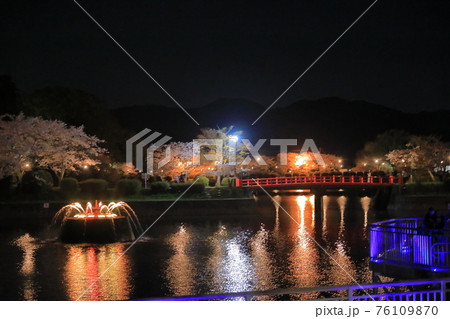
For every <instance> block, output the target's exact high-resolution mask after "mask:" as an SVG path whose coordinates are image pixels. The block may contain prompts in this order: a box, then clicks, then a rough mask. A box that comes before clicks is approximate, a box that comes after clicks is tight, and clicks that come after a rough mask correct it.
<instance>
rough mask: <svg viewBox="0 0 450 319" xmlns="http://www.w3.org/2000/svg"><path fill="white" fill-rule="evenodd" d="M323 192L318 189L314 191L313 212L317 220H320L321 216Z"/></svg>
mask: <svg viewBox="0 0 450 319" xmlns="http://www.w3.org/2000/svg"><path fill="white" fill-rule="evenodd" d="M324 195H325V192H324V191H322V190H320V189H315V190H314V210H315V216H316V218H317V219H319V220H322V215H323V196H324Z"/></svg>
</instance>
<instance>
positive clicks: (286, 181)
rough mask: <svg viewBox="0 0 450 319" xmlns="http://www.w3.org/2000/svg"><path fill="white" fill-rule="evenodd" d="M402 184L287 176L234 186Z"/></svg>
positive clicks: (397, 179) (243, 181)
mask: <svg viewBox="0 0 450 319" xmlns="http://www.w3.org/2000/svg"><path fill="white" fill-rule="evenodd" d="M401 183H403V178H402V177H394V176H384V177H381V176H370V177H368V176H339V175H332V176H288V177H269V178H255V179H253V178H249V179H237V180H236V186H240V187H258V186H283V185H305V184H312V185H321V184H322V185H358V184H359V185H391V184H401Z"/></svg>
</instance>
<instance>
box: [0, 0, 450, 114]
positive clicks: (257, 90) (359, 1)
mask: <svg viewBox="0 0 450 319" xmlns="http://www.w3.org/2000/svg"><path fill="white" fill-rule="evenodd" d="M79 2H80V4H81V5H82V6H84V7H85V8H86V10H87V11H88V12H90V13H91V14H92V16H93V17H94V18H96V19H97V20H98V22H99V23H100V24H102V25H103V27H104V28H105V29H106V30H107V31H108V32H110V34H111V35H112V36H113V37H115V38H116V40H117V41H118V42H119V43H120V44H121V45H122V46H123V47H124V48H125V49H126V50H128V51H129V52H130V53H131V54H132V55H133V56H134V57H135V58H136V60H137V61H139V63H141V64H142V66H143V67H144V68H146V69H147V71H148V72H149V73H150V74H151V75H153V76H154V77H155V78H156V79H157V80H158V81H159V82H160V83H161V84H162V85H163V86H164V87H165V88H166V89H167V90H168V91H169V92H170V93H171V94H172V95H173V96H174V97H175V98H176V99H177V100H178V101H179V102H180V103H181V104H182V105H183V106H184V107H186V108H190V107H198V106H202V105H204V104H207V103H209V102H212V101H214V100H216V99H219V98H245V99H249V100H252V101H255V102H257V103H260V104H262V105H264V106H268V105H270V104H271V103H272V102H273V101H274V100H275V99H276V98H277V97H278V96H279V95H280V94H281V92H283V91H284V90H285V89H286V88H287V87H288V86H289V85H290V84H291V83H292V82H293V81H294V80H295V79H296V78H297V77H298V76H299V75H300V74H301V73H302V72H303V71H304V70H305V69H306V68H307V67H308V66H309V65H310V64H311V63H312V62H313V61H314V60H315V59H316V58H317V57H318V56H319V55H320V54H321V53H322V52H323V51H324V50H325V49H326V48H327V47H328V46H329V45H330V44H331V43H332V42H333V41H334V40H336V38H337V37H338V36H339V35H340V34H341V33H342V32H343V31H344V30H345V29H346V28H347V27H348V26H349V25H350V24H351V23H352V22H353V21H354V20H355V19H356V18H357V17H358V16H359V15H360V14H361V13H362V12H363V11H364V10H365V9H366V8H367V7H368V6H369V5H370V4H371V3H372V2H373V1H366V0H354V1H346V0H345V1H344V0H339V1H338V0H327V1H318V0H311V1H295V2H294V1H285V2H281V1H167V0H164V1H136V0H134V1H130V0H126V1H103V0H102V1H100V0H99V1H87V0H80V1H79ZM449 13H450V1H448V0H442V1H440V0H433V1H430V0H423V1H388V0H379V1H378V2H377V3H376V4H375V5H374V7H373V8H372V9H371V10H370V11H369V12H368V13H367V14H366V15H365V16H364V17H363V18H362V19H361V20H360V21H359V22H358V23H357V24H356V25H355V26H354V27H353V28H352V29H351V30H350V31H349V32H348V33H347V34H346V35H344V37H343V38H342V39H341V40H340V41H339V42H338V43H337V44H336V45H335V46H334V47H333V48H332V49H331V50H330V51H329V52H328V53H327V54H326V55H325V56H324V57H323V58H322V59H321V60H320V61H319V62H318V63H317V64H316V65H315V66H314V67H313V68H312V69H311V70H310V71H309V72H308V73H307V74H306V75H305V76H304V77H303V78H302V79H301V80H300V81H299V82H298V83H297V84H296V85H295V86H294V87H293V89H292V90H291V91H290V92H289V93H288V94H287V95H286V96H284V97H283V98H282V99H281V100H280V101H279V103H278V105H280V106H281V105H287V104H289V103H291V102H293V101H296V100H299V99H317V98H323V97H328V96H339V97H342V98H346V99H351V100H353V99H363V100H367V101H370V102H374V103H379V104H383V105H386V106H389V107H394V108H397V109H401V110H404V111H412V112H415V111H420V110H427V109H428V110H431V109H439V108H450V87H449V85H448V79H449V75H450V59H449V57H450V19H449ZM0 15H1V17H0V34H1V50H0V61H1V64H0V74H10V75H11V76H12V77H13V80H14V82H15V83H16V85H17V87H18V88H19V89H20V90H21V91H23V92H31V91H33V90H35V89H38V88H42V87H45V86H56V85H58V86H65V87H70V88H79V89H83V90H86V91H88V92H91V93H93V94H95V95H97V96H98V97H100V98H101V99H103V100H105V101H107V102H108V103H109V104H110V105H112V106H114V107H117V106H124V105H133V104H147V103H158V104H164V105H168V106H174V103H173V102H172V101H171V100H170V99H169V98H168V97H167V96H165V94H164V93H163V92H162V91H161V90H160V89H159V88H158V87H157V86H156V85H155V84H154V83H153V82H152V81H151V80H150V79H149V78H148V77H147V76H146V75H145V74H144V73H143V72H142V71H141V70H140V69H139V68H138V67H137V66H136V65H135V64H134V63H133V62H132V61H131V60H130V59H129V58H128V57H127V56H126V55H125V54H124V53H123V52H122V51H121V50H120V49H119V48H118V47H117V46H116V45H115V44H114V43H113V41H112V40H111V39H109V38H108V37H107V36H106V35H105V34H104V33H103V32H102V31H101V30H100V29H99V27H98V26H97V25H95V24H94V23H93V22H92V21H91V20H90V19H89V17H88V16H87V15H86V14H85V13H83V12H82V10H81V9H80V8H79V7H78V6H77V5H76V4H75V3H74V2H73V1H71V0H54V1H44V0H40V1H21V0H13V1H8V0H7V1H1V4H0ZM180 116H181V113H180Z"/></svg>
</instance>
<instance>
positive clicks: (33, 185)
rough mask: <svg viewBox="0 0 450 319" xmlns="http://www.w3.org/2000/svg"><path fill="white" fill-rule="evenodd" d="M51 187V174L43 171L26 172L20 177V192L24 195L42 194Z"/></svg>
mask: <svg viewBox="0 0 450 319" xmlns="http://www.w3.org/2000/svg"><path fill="white" fill-rule="evenodd" d="M52 186H53V177H52V174H50V173H49V172H47V171H45V170H35V171H29V172H26V173H25V174H24V175H23V177H22V191H23V192H24V193H25V194H44V193H47V192H48V191H49V190H50V188H51V187H52Z"/></svg>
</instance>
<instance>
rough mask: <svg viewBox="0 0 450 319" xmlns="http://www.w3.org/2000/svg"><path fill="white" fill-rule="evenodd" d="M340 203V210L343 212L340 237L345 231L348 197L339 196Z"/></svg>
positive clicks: (340, 222)
mask: <svg viewBox="0 0 450 319" xmlns="http://www.w3.org/2000/svg"><path fill="white" fill-rule="evenodd" d="M337 202H338V205H339V212H340V213H341V219H340V221H339V238H341V237H342V235H343V233H344V227H345V224H344V213H345V207H346V205H347V197H345V196H339V197H338V199H337Z"/></svg>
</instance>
